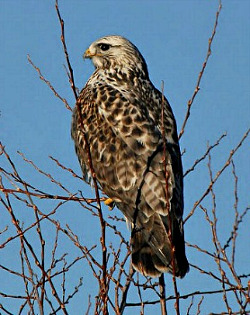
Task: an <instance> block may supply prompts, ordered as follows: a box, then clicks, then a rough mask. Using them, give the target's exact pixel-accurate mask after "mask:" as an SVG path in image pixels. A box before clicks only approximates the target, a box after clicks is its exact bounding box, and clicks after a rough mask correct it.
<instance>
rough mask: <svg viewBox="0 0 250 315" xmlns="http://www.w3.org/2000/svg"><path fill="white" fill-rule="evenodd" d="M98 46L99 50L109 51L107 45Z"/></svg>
mask: <svg viewBox="0 0 250 315" xmlns="http://www.w3.org/2000/svg"><path fill="white" fill-rule="evenodd" d="M98 46H99V47H100V48H101V50H103V51H106V50H109V48H110V45H109V44H99V45H98Z"/></svg>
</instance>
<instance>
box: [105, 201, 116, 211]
mask: <svg viewBox="0 0 250 315" xmlns="http://www.w3.org/2000/svg"><path fill="white" fill-rule="evenodd" d="M104 203H105V205H106V206H108V207H109V210H112V209H113V208H114V206H115V202H114V200H113V199H111V198H107V199H106V200H105V201H104Z"/></svg>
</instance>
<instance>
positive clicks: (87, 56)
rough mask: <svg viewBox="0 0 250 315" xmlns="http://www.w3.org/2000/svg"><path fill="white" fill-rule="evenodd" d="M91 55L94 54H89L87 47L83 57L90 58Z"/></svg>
mask: <svg viewBox="0 0 250 315" xmlns="http://www.w3.org/2000/svg"><path fill="white" fill-rule="evenodd" d="M93 56H95V54H91V52H90V50H89V48H88V49H87V50H86V51H85V53H84V54H83V58H84V59H85V58H92V57H93Z"/></svg>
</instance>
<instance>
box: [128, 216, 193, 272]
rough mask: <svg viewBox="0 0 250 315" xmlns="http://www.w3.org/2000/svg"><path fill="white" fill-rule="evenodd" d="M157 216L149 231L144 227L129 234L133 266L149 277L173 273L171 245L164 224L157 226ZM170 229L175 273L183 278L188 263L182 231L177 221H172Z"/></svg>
mask: <svg viewBox="0 0 250 315" xmlns="http://www.w3.org/2000/svg"><path fill="white" fill-rule="evenodd" d="M157 217H158V218H155V219H156V220H155V221H156V222H157V223H156V224H155V225H154V226H153V228H152V230H151V231H150V232H149V231H148V230H145V229H140V230H132V235H131V244H132V264H133V267H134V268H135V269H136V270H137V271H139V272H141V273H142V274H143V275H145V276H150V277H159V276H160V275H161V274H162V273H163V272H170V273H173V266H172V246H171V244H170V241H169V237H168V235H167V230H166V227H165V226H164V224H162V225H161V227H159V216H158V215H157ZM155 227H157V229H155ZM172 231H173V233H172V239H173V246H174V249H175V251H174V258H175V260H174V261H175V263H174V268H175V275H176V276H177V277H181V278H183V277H184V276H185V274H186V273H187V272H188V270H189V265H188V261H187V258H186V255H185V244H184V235H183V231H182V229H181V227H180V226H179V224H178V222H177V221H176V222H174V224H173V229H172Z"/></svg>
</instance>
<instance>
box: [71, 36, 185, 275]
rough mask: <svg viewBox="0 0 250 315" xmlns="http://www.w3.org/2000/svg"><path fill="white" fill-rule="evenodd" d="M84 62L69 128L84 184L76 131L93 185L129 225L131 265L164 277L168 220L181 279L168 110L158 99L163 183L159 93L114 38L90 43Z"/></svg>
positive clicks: (176, 160) (177, 164)
mask: <svg viewBox="0 0 250 315" xmlns="http://www.w3.org/2000/svg"><path fill="white" fill-rule="evenodd" d="M85 57H86V58H91V59H92V61H93V63H94V65H95V67H96V70H95V72H94V73H93V74H92V76H91V77H90V79H89V80H88V82H87V83H86V85H85V87H84V88H83V90H82V91H81V93H80V95H79V98H78V101H77V102H78V104H80V108H81V117H80V118H79V114H78V110H77V108H75V109H74V113H73V121H72V130H71V132H72V138H73V139H74V142H75V148H76V153H77V155H78V159H79V161H80V164H81V168H82V171H83V176H84V178H85V180H86V181H87V182H88V183H89V182H90V177H91V176H90V170H89V165H88V155H87V150H86V144H85V142H84V138H83V134H82V125H83V126H84V132H85V134H86V138H87V141H88V144H89V147H90V153H91V157H92V164H93V168H94V171H95V173H96V178H97V181H98V183H99V184H100V186H101V188H102V190H103V191H104V192H105V193H106V194H107V195H108V196H109V198H111V199H112V200H114V202H115V203H116V205H117V207H118V208H119V209H120V210H121V211H122V212H123V214H124V215H125V217H126V219H127V221H128V222H129V223H130V224H131V230H132V232H131V244H132V263H133V267H134V268H135V269H136V270H138V271H139V272H141V273H142V274H144V275H147V276H152V277H154V276H159V275H160V274H161V273H162V272H167V271H168V272H172V265H171V245H170V240H169V236H168V235H169V233H168V231H169V228H170V227H169V223H170V222H171V231H172V239H173V244H174V247H175V274H176V276H180V277H184V276H185V274H186V273H187V272H188V269H189V266H188V261H187V259H186V255H185V244H184V233H183V226H182V224H183V222H182V215H183V174H182V163H181V155H180V149H179V144H178V137H177V130H176V123H175V119H174V116H173V113H172V110H171V107H170V105H169V103H168V101H167V100H166V99H164V128H165V143H166V170H167V185H166V179H165V172H164V163H163V154H164V142H163V139H162V132H161V111H162V95H161V93H160V92H159V91H158V90H157V89H156V88H155V87H154V86H153V84H152V83H151V81H150V79H149V76H148V70H147V65H146V62H145V60H144V58H143V57H142V55H141V54H140V52H139V51H138V49H137V48H136V47H135V46H134V45H133V44H132V43H131V42H129V41H128V40H127V39H125V38H124V37H121V36H106V37H103V38H101V39H99V40H97V41H95V42H94V43H92V44H91V45H90V47H89V48H88V49H87V51H86V52H85ZM166 186H167V190H168V191H167V193H166ZM168 204H169V213H170V220H169V218H168V210H167V205H168Z"/></svg>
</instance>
